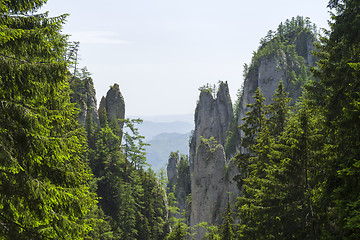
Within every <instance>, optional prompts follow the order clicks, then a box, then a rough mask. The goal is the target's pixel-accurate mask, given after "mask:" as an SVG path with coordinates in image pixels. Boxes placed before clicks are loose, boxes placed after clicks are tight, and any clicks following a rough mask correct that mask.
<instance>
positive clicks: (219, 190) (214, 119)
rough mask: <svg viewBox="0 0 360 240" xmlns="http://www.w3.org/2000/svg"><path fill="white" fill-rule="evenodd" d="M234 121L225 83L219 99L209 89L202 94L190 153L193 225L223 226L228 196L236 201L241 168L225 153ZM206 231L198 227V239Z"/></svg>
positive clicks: (231, 200)
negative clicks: (230, 160)
mask: <svg viewBox="0 0 360 240" xmlns="http://www.w3.org/2000/svg"><path fill="white" fill-rule="evenodd" d="M232 121H233V108H232V102H231V98H230V95H229V89H228V85H227V83H226V82H222V83H220V85H219V89H218V92H217V95H216V98H214V97H213V96H212V94H211V93H210V92H209V91H202V92H201V93H200V97H199V102H198V104H197V107H196V112H195V130H194V132H193V136H192V140H191V144H190V156H189V159H190V172H191V176H192V178H191V195H192V200H191V211H190V226H192V227H193V226H195V225H197V224H199V223H201V222H207V223H208V224H209V225H211V224H214V225H220V224H221V223H222V222H223V218H222V215H221V213H222V212H223V211H225V209H226V206H227V203H228V198H229V196H230V197H231V199H230V202H231V203H234V202H235V197H236V196H238V194H239V191H238V189H237V185H236V182H235V181H234V180H233V177H234V176H235V175H237V174H239V172H238V168H237V167H236V166H235V165H234V164H232V163H231V162H229V159H227V157H226V154H225V152H224V145H225V143H226V138H227V132H228V130H229V127H230V124H231V122H232ZM229 192H231V193H232V194H231V193H229ZM232 196H233V197H232ZM204 234H205V230H204V229H197V234H196V236H195V239H202V238H203V236H204Z"/></svg>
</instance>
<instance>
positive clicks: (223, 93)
mask: <svg viewBox="0 0 360 240" xmlns="http://www.w3.org/2000/svg"><path fill="white" fill-rule="evenodd" d="M232 120H233V108H232V102H231V98H230V94H229V88H228V84H227V83H226V82H222V83H220V85H219V89H218V92H217V94H216V97H215V98H214V96H213V95H212V93H210V92H209V91H201V93H200V97H199V102H198V104H197V107H196V110H195V130H194V132H193V135H192V139H191V143H190V155H189V160H190V171H192V169H193V164H194V159H195V156H196V149H197V146H198V145H199V144H200V141H201V138H205V139H209V138H211V137H213V138H214V139H215V140H216V141H217V142H218V143H219V144H221V145H224V144H225V142H226V137H227V132H228V130H229V126H230V124H231V122H232Z"/></svg>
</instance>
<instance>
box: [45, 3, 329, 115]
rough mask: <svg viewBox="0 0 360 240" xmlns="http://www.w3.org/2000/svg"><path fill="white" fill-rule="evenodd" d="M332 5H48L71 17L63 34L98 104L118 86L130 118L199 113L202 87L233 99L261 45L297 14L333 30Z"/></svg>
mask: <svg viewBox="0 0 360 240" xmlns="http://www.w3.org/2000/svg"><path fill="white" fill-rule="evenodd" d="M327 2H328V0H316V1H314V0H271V1H269V0H251V1H245V0H221V1H220V0H181V1H179V0H178V1H175V0H102V1H95V0H61V1H60V0H48V3H47V4H46V5H45V6H44V7H43V9H41V11H49V14H50V16H57V15H61V14H64V13H67V14H70V15H69V17H68V18H67V23H66V24H65V25H64V29H63V33H65V34H69V35H71V37H70V40H71V41H79V42H80V50H79V54H80V66H81V67H87V69H88V71H89V72H91V74H92V78H93V81H94V85H95V89H96V93H97V100H98V101H99V100H100V99H101V97H102V96H105V95H106V92H107V91H108V90H109V87H110V86H112V85H113V84H114V83H117V84H119V86H120V91H121V92H122V95H123V96H124V99H125V105H126V116H158V115H181V114H189V113H193V112H194V110H195V107H196V102H197V100H198V97H199V90H198V89H199V87H201V86H203V85H206V84H207V83H210V84H216V83H218V81H219V80H221V81H227V82H228V84H229V89H230V94H231V97H232V101H233V102H235V101H236V94H237V92H238V89H240V87H241V84H242V82H243V76H242V75H243V65H244V63H250V61H251V57H252V54H253V52H254V51H256V50H257V48H258V47H259V41H260V39H261V38H262V37H264V36H265V35H266V34H267V32H268V31H269V30H276V29H277V26H278V25H279V24H280V22H285V20H286V19H291V18H292V17H296V16H298V15H300V16H303V17H309V18H310V20H311V21H312V22H313V23H315V24H316V25H317V26H318V28H328V24H327V21H328V19H329V13H328V9H327V8H326V6H327Z"/></svg>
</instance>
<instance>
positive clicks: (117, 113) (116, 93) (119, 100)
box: [98, 83, 125, 141]
mask: <svg viewBox="0 0 360 240" xmlns="http://www.w3.org/2000/svg"><path fill="white" fill-rule="evenodd" d="M104 108H105V109H106V113H107V118H108V122H109V124H110V123H113V122H115V123H117V124H118V127H119V129H120V130H121V131H122V129H123V126H124V123H123V122H121V121H118V120H119V119H124V118H125V101H124V98H123V96H122V94H121V92H120V88H119V85H118V84H116V83H115V84H114V86H112V87H110V90H109V91H108V92H107V94H106V97H103V98H102V99H101V101H100V106H99V110H98V112H99V114H100V113H101V112H102V110H103V109H104ZM119 135H120V141H121V138H122V132H121V133H120V134H119Z"/></svg>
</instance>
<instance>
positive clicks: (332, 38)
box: [309, 0, 360, 239]
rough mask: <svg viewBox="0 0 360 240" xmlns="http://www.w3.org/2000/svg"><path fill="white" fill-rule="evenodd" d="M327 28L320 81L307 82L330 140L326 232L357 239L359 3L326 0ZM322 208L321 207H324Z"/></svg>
mask: <svg viewBox="0 0 360 240" xmlns="http://www.w3.org/2000/svg"><path fill="white" fill-rule="evenodd" d="M329 7H330V8H331V9H333V10H334V12H335V13H334V14H333V15H332V20H333V22H332V23H330V31H329V32H327V36H325V37H324V38H322V41H321V44H320V46H319V50H320V52H319V53H318V54H317V55H318V57H319V58H320V60H319V64H318V65H319V67H318V69H315V70H314V74H315V76H316V77H317V78H318V79H319V82H317V83H313V84H312V86H310V87H309V90H310V98H311V100H312V101H313V103H314V105H315V106H317V107H318V109H319V110H322V114H323V115H324V116H325V118H326V126H327V130H328V134H329V136H328V141H329V142H330V144H331V145H333V146H334V148H333V149H331V153H330V155H329V158H328V161H327V162H326V165H325V166H324V167H325V169H326V172H327V175H328V180H327V184H326V188H325V191H324V192H323V193H324V194H323V202H322V204H323V205H324V211H325V212H327V215H328V216H327V217H328V219H329V220H328V222H329V224H328V225H327V226H325V227H324V229H323V231H324V232H328V234H329V238H334V239H337V238H346V239H357V238H358V235H359V232H360V218H359V213H358V212H359V210H358V209H359V208H360V200H359V199H360V194H359V193H360V184H359V183H360V167H359V166H360V152H359V148H360V141H359V139H360V125H359V118H360V111H359V106H360V104H359V103H360V100H359V99H360V84H359V82H360V81H359V79H360V72H359V69H358V68H357V66H358V63H359V62H360V19H359V17H358V16H359V14H360V4H359V1H357V0H346V1H345V0H331V1H329ZM325 209H326V210H325Z"/></svg>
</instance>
